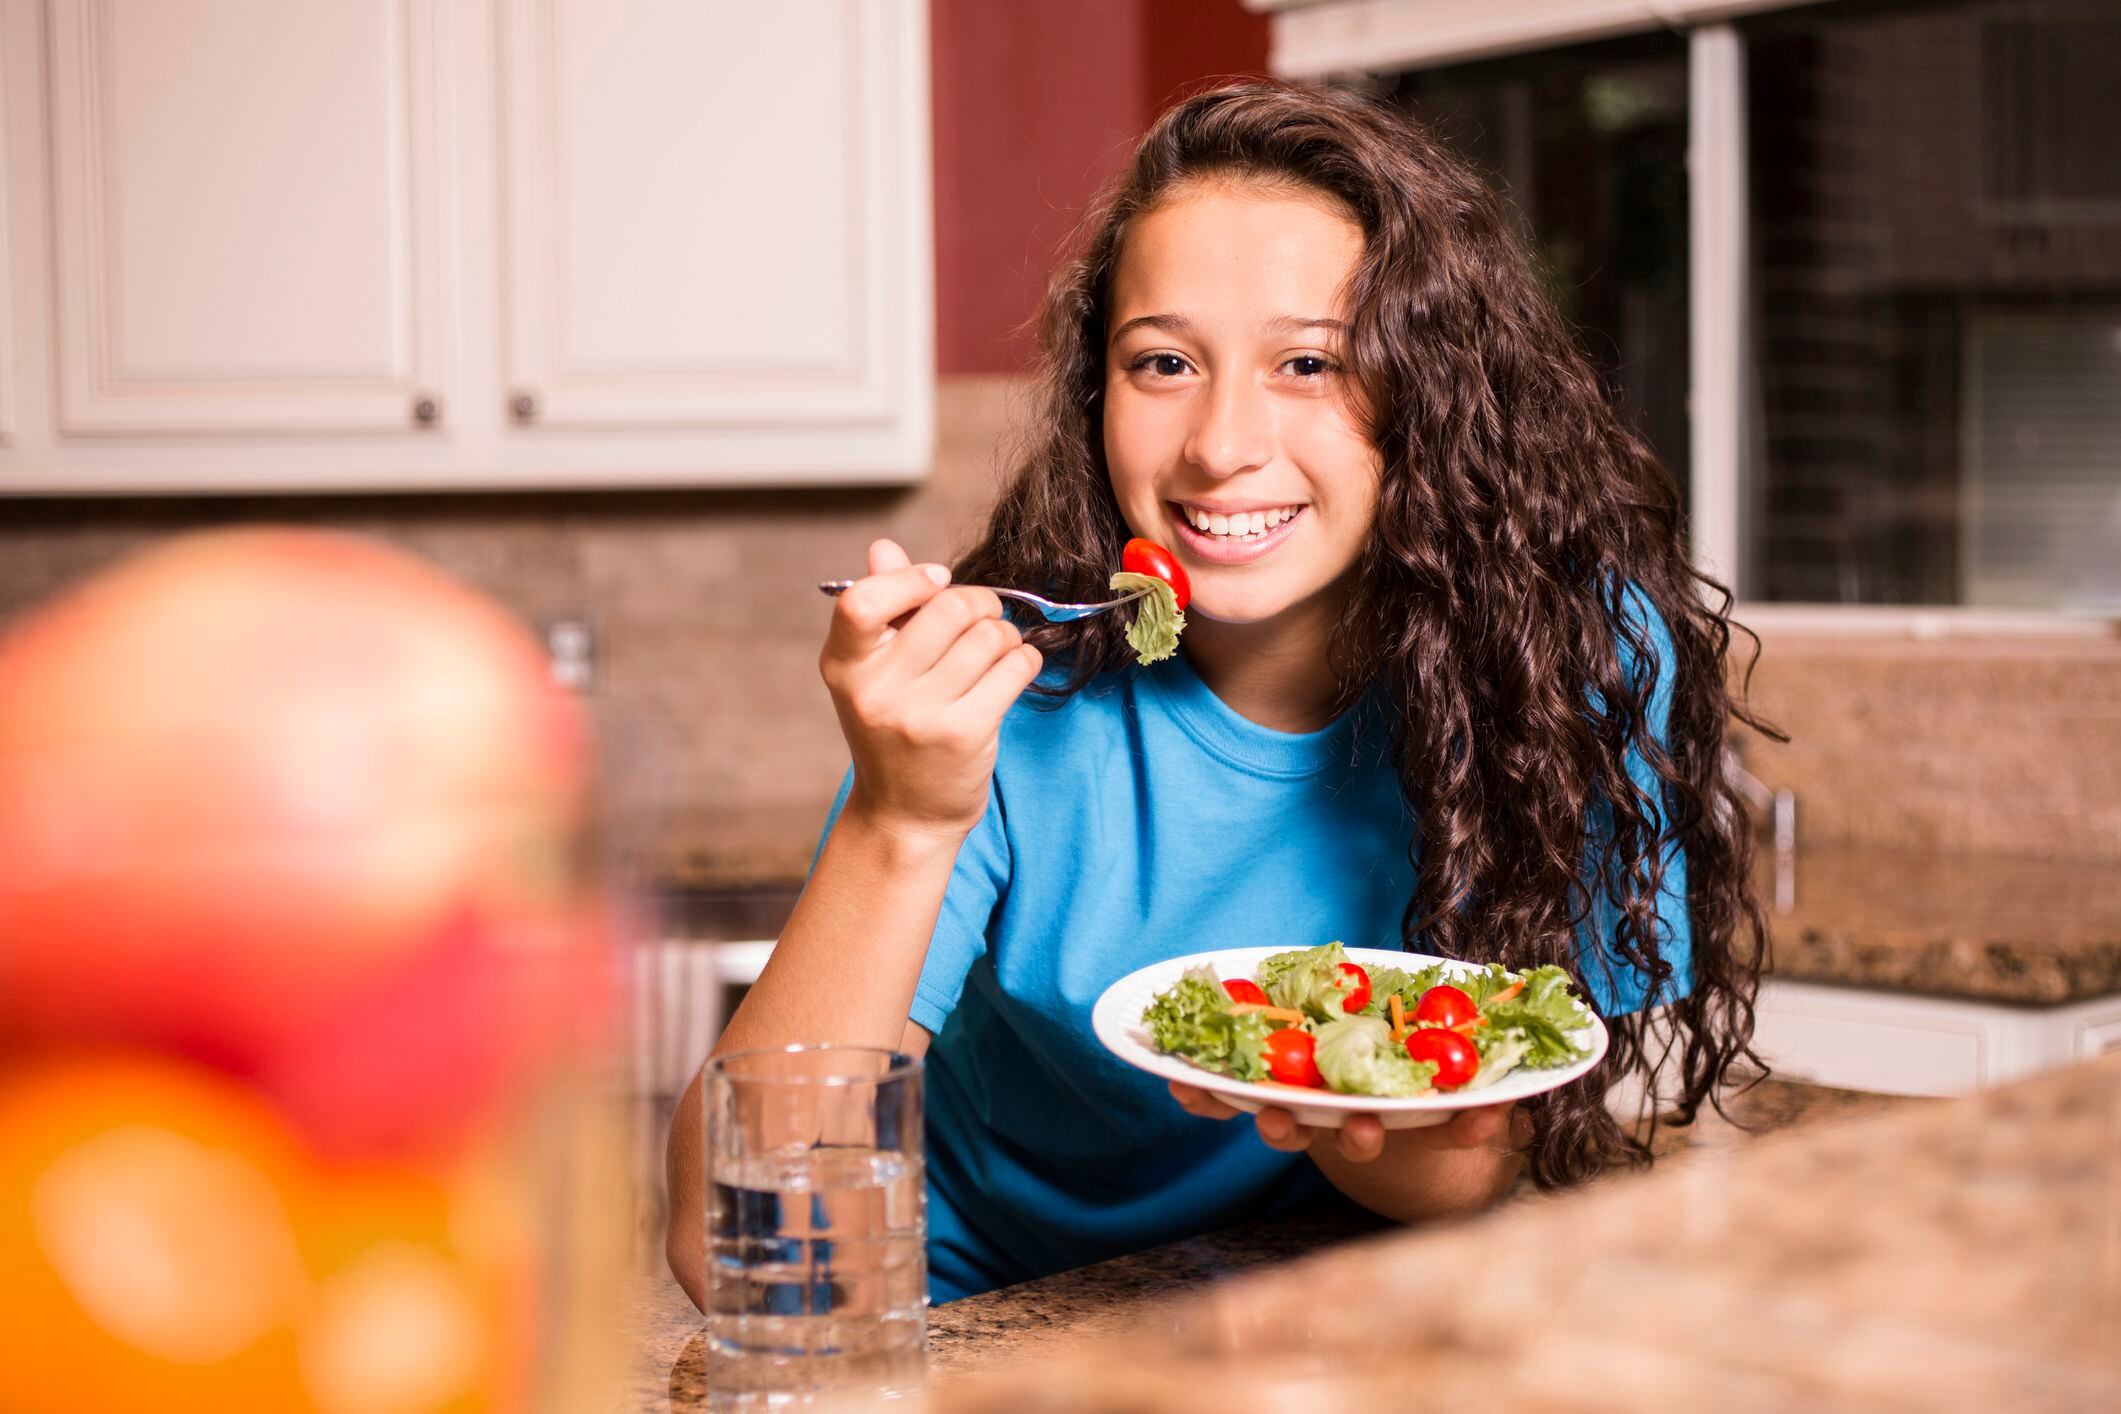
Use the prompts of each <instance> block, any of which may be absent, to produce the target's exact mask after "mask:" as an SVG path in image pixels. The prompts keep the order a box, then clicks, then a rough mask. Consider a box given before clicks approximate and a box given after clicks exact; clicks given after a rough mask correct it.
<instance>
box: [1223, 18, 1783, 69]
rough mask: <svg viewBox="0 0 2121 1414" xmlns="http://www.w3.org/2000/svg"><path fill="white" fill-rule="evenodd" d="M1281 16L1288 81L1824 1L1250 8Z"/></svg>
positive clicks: (1271, 46)
mask: <svg viewBox="0 0 2121 1414" xmlns="http://www.w3.org/2000/svg"><path fill="white" fill-rule="evenodd" d="M1249 3H1250V4H1251V8H1253V9H1257V10H1272V11H1274V18H1273V21H1272V37H1271V38H1270V40H1269V41H1268V48H1267V67H1268V69H1269V71H1270V72H1272V73H1274V74H1277V75H1279V76H1280V77H1282V78H1288V79H1322V78H1330V77H1332V76H1334V75H1336V74H1352V73H1363V72H1376V71H1379V70H1388V69H1414V68H1425V67H1427V66H1429V65H1432V64H1455V63H1460V62H1463V61H1465V60H1468V59H1487V58H1493V57H1494V56H1496V55H1499V54H1514V53H1521V52H1523V51H1525V50H1528V49H1550V48H1553V47H1555V46H1557V45H1563V44H1581V43H1584V42H1586V41H1588V40H1594V39H1610V38H1613V37H1615V36H1617V35H1623V34H1637V33H1641V32H1642V31H1645V30H1657V29H1685V28H1688V27H1690V26H1693V25H1700V24H1710V23H1714V22H1717V21H1721V20H1729V19H1734V18H1736V17H1737V16H1740V15H1749V14H1755V13H1758V12H1760V11H1763V10H1787V9H1794V8H1796V7H1797V6H1799V5H1812V4H1820V3H1823V0H1508V3H1505V4H1496V3H1495V0H1328V3H1323V4H1290V5H1284V4H1281V3H1276V0H1249Z"/></svg>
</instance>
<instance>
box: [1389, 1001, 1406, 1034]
mask: <svg viewBox="0 0 2121 1414" xmlns="http://www.w3.org/2000/svg"><path fill="white" fill-rule="evenodd" d="M1389 1005H1390V1007H1391V1011H1392V1039H1393V1040H1394V1041H1404V1040H1405V1039H1406V1038H1407V1007H1406V1003H1404V1002H1402V1001H1400V999H1399V993H1397V992H1394V993H1393V994H1392V1000H1391V1002H1390V1003H1389Z"/></svg>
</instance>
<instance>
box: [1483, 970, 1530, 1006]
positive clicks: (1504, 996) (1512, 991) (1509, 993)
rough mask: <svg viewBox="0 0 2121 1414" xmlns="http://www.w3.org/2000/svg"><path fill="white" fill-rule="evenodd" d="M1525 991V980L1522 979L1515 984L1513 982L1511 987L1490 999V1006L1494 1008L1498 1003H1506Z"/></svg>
mask: <svg viewBox="0 0 2121 1414" xmlns="http://www.w3.org/2000/svg"><path fill="white" fill-rule="evenodd" d="M1523 990H1524V978H1522V977H1520V978H1518V979H1517V980H1516V981H1515V982H1512V983H1511V984H1510V985H1509V986H1507V987H1505V988H1503V989H1502V990H1501V991H1499V992H1497V993H1496V994H1495V995H1494V996H1492V997H1489V998H1488V1004H1489V1005H1490V1006H1493V1005H1494V1004H1495V1003H1496V1002H1506V1001H1508V1000H1509V999H1510V998H1512V997H1514V996H1516V995H1517V994H1518V993H1519V992H1522V991H1523Z"/></svg>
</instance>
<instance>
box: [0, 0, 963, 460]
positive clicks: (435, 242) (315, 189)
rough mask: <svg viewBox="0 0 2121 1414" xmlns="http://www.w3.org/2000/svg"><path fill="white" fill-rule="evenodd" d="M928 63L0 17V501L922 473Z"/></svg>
mask: <svg viewBox="0 0 2121 1414" xmlns="http://www.w3.org/2000/svg"><path fill="white" fill-rule="evenodd" d="M926 52H927V48H926V8H925V4H924V3H922V0H806V3H804V4H801V5H744V4H736V3H704V0H305V3H303V4H301V5H286V4H282V3H278V0H46V3H43V4H38V3H36V0H0V95H4V103H5V109H4V121H5V135H6V144H5V147H4V149H0V187H4V192H0V199H4V214H0V316H4V319H0V494H5V493H7V492H10V491H13V492H29V493H39V494H48V493H52V492H78V493H103V492H137V491H163V492H177V493H185V492H221V491H239V490H263V491H281V490H294V491H307V490H333V489H356V488H371V489H410V490H420V489H434V490H441V489H448V488H464V487H534V486H545V487H565V486H592V485H594V486H620V485H733V484H798V483H826V482H854V481H906V480H911V479H914V478H916V477H918V476H920V475H922V474H924V473H925V471H926V469H927V466H928V462H929V459H930V454H931V450H932V425H933V384H934V378H933V369H934V358H933V308H932V273H931V263H932V259H933V256H932V241H931V237H930V215H929V205H930V196H929V190H930V188H929V173H928V117H927V114H928V84H927V63H926ZM10 364H11V365H12V367H10Z"/></svg>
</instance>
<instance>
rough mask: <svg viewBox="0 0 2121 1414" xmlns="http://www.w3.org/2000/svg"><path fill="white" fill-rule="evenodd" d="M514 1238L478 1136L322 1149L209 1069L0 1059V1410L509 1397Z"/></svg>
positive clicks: (348, 1408)
mask: <svg viewBox="0 0 2121 1414" xmlns="http://www.w3.org/2000/svg"><path fill="white" fill-rule="evenodd" d="M533 1237H534V1228H533V1226H532V1222H531V1217H530V1213H529V1210H528V1205H527V1201H526V1198H525V1195H523V1194H522V1193H521V1192H520V1191H518V1190H517V1188H516V1187H515V1186H514V1181H513V1178H512V1175H511V1170H510V1169H509V1167H508V1166H507V1165H505V1164H503V1163H502V1162H500V1160H499V1158H498V1157H497V1156H496V1155H495V1154H492V1153H488V1154H486V1155H484V1156H483V1157H481V1158H480V1159H478V1160H477V1161H476V1162H472V1163H464V1162H459V1163H456V1164H453V1165H451V1166H449V1167H447V1168H441V1169H436V1170H435V1171H432V1172H420V1171H417V1170H412V1169H405V1168H374V1167H367V1168H360V1169H355V1170H349V1171H333V1170H325V1169H321V1168H319V1167H318V1166H316V1165H315V1164H314V1163H313V1161H312V1160H311V1159H310V1157H309V1156H308V1155H306V1154H305V1153H304V1152H303V1151H302V1150H301V1148H300V1147H299V1146H298V1144H297V1143H296V1141H295V1139H294V1136H293V1135H292V1133H291V1132H290V1131H289V1130H288V1129H287V1128H286V1127H285V1126H284V1125H283V1124H282V1123H281V1122H280V1120H279V1118H278V1117H277V1116H276V1115H275V1114H274V1113H273V1112H272V1111H271V1110H270V1109H269V1108H268V1107H267V1106H265V1105H264V1104H263V1103H262V1102H261V1101H260V1100H259V1099H258V1098H256V1097H254V1096H251V1095H249V1094H247V1093H246V1092H244V1091H243V1090H242V1089H241V1088H240V1087H239V1086H237V1085H235V1084H234V1083H233V1082H231V1081H229V1080H228V1079H226V1078H225V1077H222V1076H218V1075H216V1074H214V1073H212V1072H210V1071H206V1070H202V1069H200V1068H197V1067H195V1066H191V1065H188V1064H186V1063H182V1062H172V1061H165V1060H157V1059H154V1058H151V1057H146V1056H122V1055H121V1056H102V1057H96V1056H86V1055H82V1056H73V1057H53V1058H48V1059H43V1060H38V1061H33V1062H30V1063H28V1064H21V1065H17V1066H15V1067H13V1068H10V1069H8V1070H5V1071H0V1322H4V1326H0V1329H4V1330H5V1331H6V1332H7V1338H6V1340H5V1341H0V1410H6V1411H10V1414H12V1411H17V1410H19V1411H25V1414H27V1411H37V1414H65V1411H71V1410H112V1409H139V1410H156V1411H188V1410H212V1411H216V1412H217V1414H219V1411H235V1410H252V1409H257V1410H268V1409H269V1410H276V1411H277V1410H301V1409H316V1410H320V1411H324V1414H383V1412H384V1411H391V1412H392V1414H399V1411H410V1410H420V1411H432V1414H443V1411H472V1410H483V1409H506V1408H514V1407H518V1406H520V1405H521V1404H522V1403H523V1401H524V1395H525V1391H526V1389H527V1377H528V1374H529V1372H530V1368H531V1365H532V1361H533V1354H534V1351H535V1350H536V1348H537V1345H536V1342H535V1340H534V1339H533V1324H534V1322H535V1320H536V1318H537V1314H538V1312H537V1296H538V1286H537V1276H538V1268H537V1253H536V1248H535V1246H534V1243H533Z"/></svg>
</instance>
